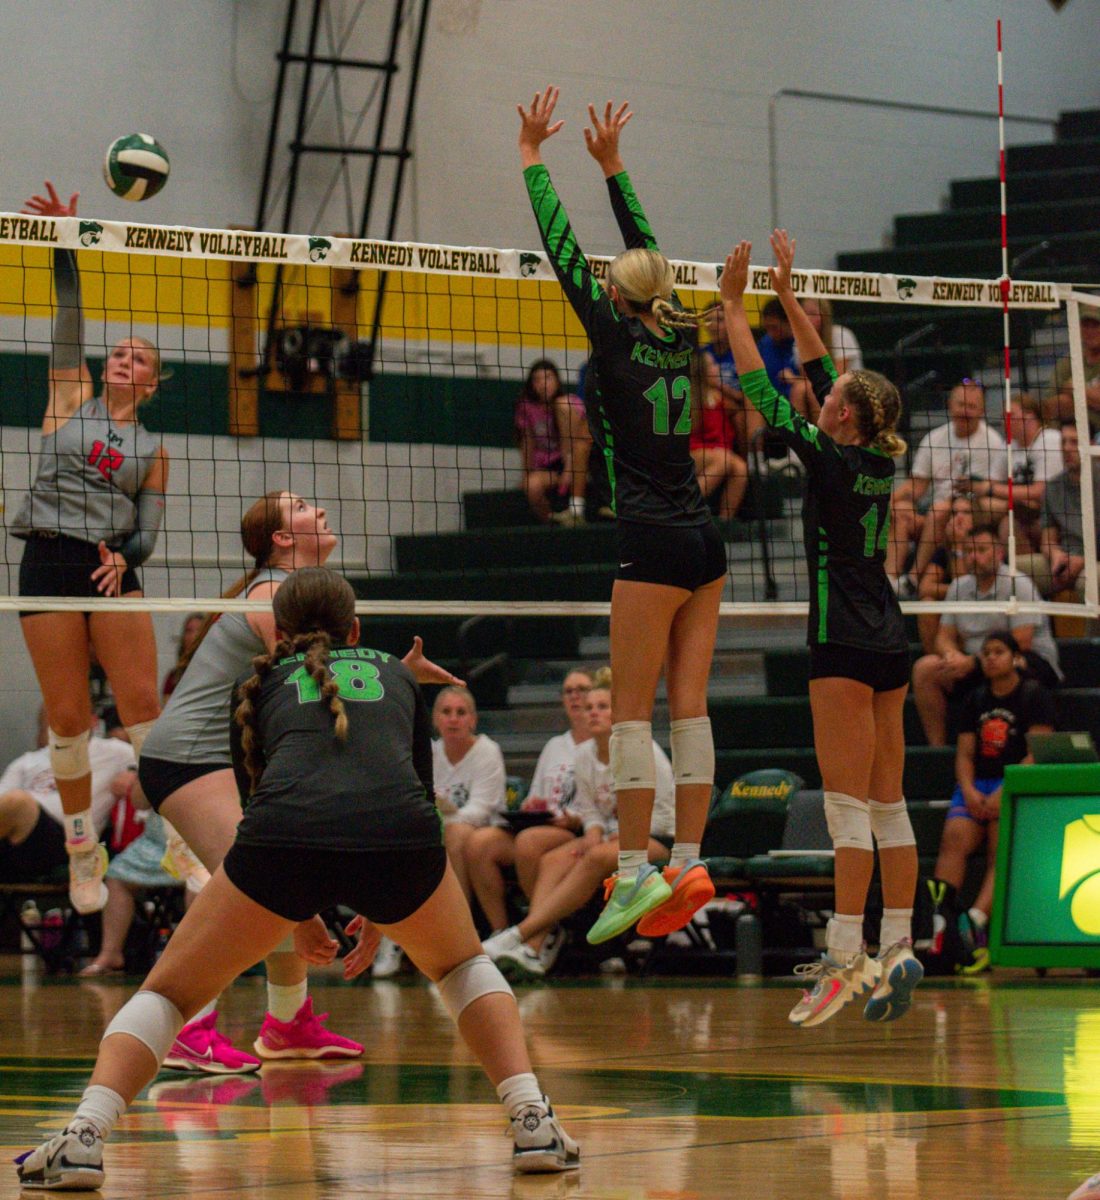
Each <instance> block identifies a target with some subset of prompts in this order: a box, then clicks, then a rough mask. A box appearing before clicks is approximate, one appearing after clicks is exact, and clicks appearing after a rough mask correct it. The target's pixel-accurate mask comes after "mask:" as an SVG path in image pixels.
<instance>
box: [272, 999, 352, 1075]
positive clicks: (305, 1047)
mask: <svg viewBox="0 0 1100 1200" xmlns="http://www.w3.org/2000/svg"><path fill="white" fill-rule="evenodd" d="M327 1019H328V1013H321V1014H320V1016H317V1015H315V1014H314V1012H313V1000H312V998H310V997H308V996H307V997H306V1001H305V1003H304V1004H303V1005H302V1007H301V1008H300V1009H298V1011H297V1012H296V1013H295V1014H294V1019H293V1020H292V1021H280V1020H278V1019H277V1018H276V1017H273V1016H272V1015H271V1013H268V1014H267V1015H266V1016H265V1017H264V1023H263V1026H262V1027H261V1029H260V1036H259V1037H258V1038H257V1039H256V1040H255V1042H253V1043H252V1048H253V1049H254V1050H255V1051H256V1053H257V1054H258V1055H259V1056H260V1057H261V1058H264V1059H270V1058H358V1057H359V1055H360V1054H362V1053H363V1047H362V1046H361V1045H360V1044H359V1043H358V1042H353V1041H352V1040H351V1038H346V1037H341V1036H340V1035H339V1034H338V1033H333V1032H332V1031H331V1030H329V1029H326V1028H325V1026H324V1022H325V1021H326V1020H327Z"/></svg>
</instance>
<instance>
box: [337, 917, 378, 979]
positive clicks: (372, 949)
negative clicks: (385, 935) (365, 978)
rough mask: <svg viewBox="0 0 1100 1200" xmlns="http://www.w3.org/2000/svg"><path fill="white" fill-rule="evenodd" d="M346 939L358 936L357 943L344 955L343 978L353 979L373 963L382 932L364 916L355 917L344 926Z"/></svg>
mask: <svg viewBox="0 0 1100 1200" xmlns="http://www.w3.org/2000/svg"><path fill="white" fill-rule="evenodd" d="M344 933H346V934H347V935H348V937H354V936H355V935H356V934H358V935H359V940H358V942H357V943H356V944H355V945H354V946H353V947H352V948H351V949H350V950H349V951H348V952H347V954H345V955H344V978H345V979H354V978H355V977H356V975H362V974H363V972H364V971H365V970H366V969H367V967H369V966H370V965H371V963H372V962H374V956H375V955H376V954H377V953H378V947H379V945H380V944H381V942H382V931H381V930H380V929H379V928H378V927H377V926H376V925H374V924H372V923H371V922H370V921H368V920H367V918H366V917H364V916H359V915H356V916H354V917H352V919H351V920H350V921H349V922H348V923H347V924H346V925H345V926H344Z"/></svg>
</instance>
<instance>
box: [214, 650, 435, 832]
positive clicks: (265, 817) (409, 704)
mask: <svg viewBox="0 0 1100 1200" xmlns="http://www.w3.org/2000/svg"><path fill="white" fill-rule="evenodd" d="M304 657H305V656H304V655H302V654H295V655H291V656H290V657H288V658H284V659H281V660H280V661H279V662H278V663H276V664H275V666H274V667H273V668H272V669H271V671H270V672H268V674H267V675H266V676H265V678H264V681H263V684H262V685H261V687H260V689H259V692H258V693H257V695H256V696H255V698H254V704H255V708H256V716H255V726H254V728H255V731H256V735H257V737H258V740H259V748H260V755H261V759H262V762H263V764H264V766H263V774H262V776H261V777H260V782H259V785H258V786H257V788H256V790H255V791H254V792H253V793H252V795H251V797H249V798H248V801H247V806H246V808H245V812H244V816H243V817H242V818H241V822H240V824H239V825H238V826H237V840H238V841H240V842H241V843H242V844H246V845H254V846H283V847H287V846H307V847H309V848H310V849H328V850H388V849H395V848H401V847H409V846H423V845H435V844H438V843H439V841H440V839H441V837H442V834H441V826H440V822H439V814H438V812H437V810H436V807H435V798H434V794H433V786H432V745H431V718H430V717H429V715H428V710H427V707H426V705H425V703H424V698H423V696H422V695H421V694H420V688H419V687H418V686H417V684H416V681H415V680H414V679H413V677H412V674H411V673H410V672H409V669H408V668H407V667H406V666H405V665H404V663H402V662H401V661H400V660H399V659H397V658H394V657H393V655H390V654H384V653H383V652H382V651H380V650H368V649H367V648H366V647H362V646H355V647H346V648H344V649H340V650H333V651H332V653H331V655H330V658H329V671H330V672H331V674H332V677H333V678H334V679H335V680H336V683H337V687H338V689H339V695H340V698H341V699H342V700H343V702H344V710H345V712H346V713H347V717H348V733H347V738H346V739H345V740H344V741H340V740H339V739H338V738H337V737H336V734H335V730H334V722H333V717H332V713H331V711H330V709H329V705H328V700H327V699H326V698H324V697H323V696H322V695H321V688H320V687H319V686H318V684H317V682H316V680H315V679H314V678H313V676H312V675H311V674H309V672H308V671H307V670H306V668H305V666H304ZM249 674H251V672H249ZM246 678H248V675H242V676H241V678H240V679H239V680H238V681H237V686H238V687H239V686H240V684H241V683H243V682H244V680H245V679H246ZM236 707H237V700H236V698H235V699H234V702H233V704H232V708H233V709H234V710H235V709H236ZM230 742H231V745H230V749H231V751H232V756H233V768H234V770H235V772H236V774H237V782H238V787H240V789H241V796H242V797H248V788H249V779H248V773H247V771H246V770H245V767H244V751H243V747H242V744H241V730H240V728H239V726H238V725H237V724H236V723H235V722H233V723H232V724H231V726H230Z"/></svg>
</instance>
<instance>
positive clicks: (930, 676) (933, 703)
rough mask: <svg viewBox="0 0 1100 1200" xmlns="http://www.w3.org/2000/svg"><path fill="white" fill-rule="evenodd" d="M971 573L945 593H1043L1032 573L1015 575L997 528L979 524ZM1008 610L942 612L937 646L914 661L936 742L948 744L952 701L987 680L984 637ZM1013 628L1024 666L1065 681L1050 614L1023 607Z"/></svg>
mask: <svg viewBox="0 0 1100 1200" xmlns="http://www.w3.org/2000/svg"><path fill="white" fill-rule="evenodd" d="M966 563H967V566H968V568H969V569H968V570H967V572H966V574H963V575H960V576H959V577H958V578H957V579H955V580H953V581H952V583H951V584H950V585H949V587H948V589H947V594H946V596H945V597H944V599H945V600H947V601H952V600H961V601H975V600H979V601H984V600H988V601H990V602H991V603H992V602H996V601H1001V602H1004V601H1007V600H1010V599H1011V598H1012V597H1013V596H1015V597H1016V598H1017V599H1018V600H1022V601H1030V600H1038V599H1039V593H1038V591H1037V590H1036V588H1035V585H1034V584H1033V583H1032V582H1031V580H1030V579H1029V578H1028V577H1027V576H1026V575H1017V576H1016V577H1015V578H1013V576H1012V575H1010V574H1009V571H1008V568H1007V567H1006V566H1005V565H1004V548H1003V547H1002V545H1001V543H1000V541H999V539H998V537H997V531H996V530H995V529H991V528H990V527H989V526H979V527H978V528H976V529H975V530H974V531H973V532H972V533H971V535H970V538H969V543H968V545H967V559H966ZM1005 621H1006V618H1005V616H1004V615H1003V614H1002V613H1000V612H996V611H991V612H990V613H989V614H988V615H986V614H985V613H982V612H947V613H944V614H943V616H942V617H941V618H940V627H939V630H938V632H937V633H936V642H935V650H934V652H933V653H932V654H926V655H924V656H923V657H921V658H918V659H917V661H916V663H915V664H914V666H913V699H914V701H915V702H916V706H917V712H918V713H919V714H920V719H921V724H922V725H923V726H924V733H925V737H927V739H928V744H929V745H930V746H945V745H946V744H947V702H948V698H949V697H953V698H954V699H955V700H956V701H959V702H962V701H964V700H965V699H966V697H967V696H968V695H969V694H970V693H971V692H972V691H973V690H974V689H975V688H976V687H978V686H979V685H980V684H981V683H982V682H983V680H984V678H985V677H984V676H983V674H982V669H981V663H980V661H979V654H980V652H981V648H982V640H983V639H984V638H985V636H986V635H987V634H989V633H991V632H992V631H993V630H995V629H998V628H1003V626H1004V624H1005ZM1011 632H1012V635H1013V637H1014V638H1015V639H1016V642H1017V643H1018V644H1019V647H1020V656H1021V659H1022V663H1021V665H1022V666H1026V669H1027V672H1028V674H1029V675H1030V676H1032V677H1033V678H1035V679H1037V680H1039V682H1040V683H1042V684H1044V685H1045V686H1047V687H1057V685H1058V683H1059V682H1060V681H1061V677H1062V675H1061V670H1060V668H1059V665H1058V647H1057V646H1056V645H1055V643H1054V638H1053V637H1052V636H1051V632H1050V622H1049V620H1048V619H1047V617H1046V616H1044V615H1038V616H1036V615H1034V614H1032V613H1020V614H1018V615H1017V616H1016V617H1014V618H1013V619H1012V620H1011Z"/></svg>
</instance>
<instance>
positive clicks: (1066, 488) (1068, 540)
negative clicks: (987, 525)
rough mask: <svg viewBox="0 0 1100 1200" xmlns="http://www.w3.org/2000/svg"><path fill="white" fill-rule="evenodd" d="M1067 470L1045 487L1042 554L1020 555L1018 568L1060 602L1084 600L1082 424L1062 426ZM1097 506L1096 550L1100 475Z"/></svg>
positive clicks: (1097, 476) (1095, 485) (1099, 476)
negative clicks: (1080, 441)
mask: <svg viewBox="0 0 1100 1200" xmlns="http://www.w3.org/2000/svg"><path fill="white" fill-rule="evenodd" d="M1062 460H1063V463H1064V469H1063V470H1062V472H1061V474H1059V475H1056V476H1055V477H1054V478H1053V479H1052V480H1051V481H1050V482H1049V483H1048V484H1047V486H1046V492H1045V494H1044V496H1043V507H1042V511H1041V513H1040V516H1039V525H1040V529H1041V531H1040V534H1039V551H1040V552H1039V553H1038V554H1032V555H1021V556H1020V558H1019V559H1018V565H1019V567H1020V570H1021V571H1026V572H1027V573H1028V574H1029V575H1030V576H1031V577H1032V579H1034V580H1035V585H1036V587H1038V589H1039V591H1040V592H1042V593H1043V595H1044V596H1052V597H1057V598H1058V599H1059V600H1083V599H1084V598H1085V574H1084V570H1085V525H1084V517H1083V516H1082V513H1081V447H1080V445H1079V439H1078V434H1077V426H1076V425H1074V424H1072V423H1068V424H1065V425H1063V426H1062ZM1092 503H1093V511H1094V512H1095V513H1096V515H1097V518H1098V522H1097V538H1096V548H1097V550H1100V472H1098V471H1096V470H1094V471H1093V475H1092Z"/></svg>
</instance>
